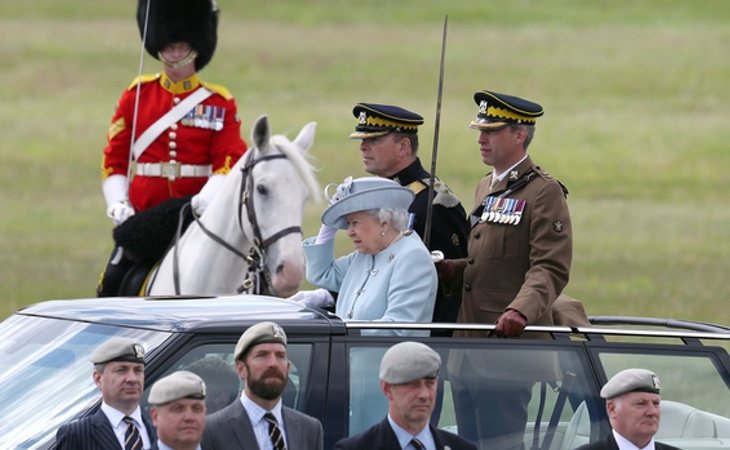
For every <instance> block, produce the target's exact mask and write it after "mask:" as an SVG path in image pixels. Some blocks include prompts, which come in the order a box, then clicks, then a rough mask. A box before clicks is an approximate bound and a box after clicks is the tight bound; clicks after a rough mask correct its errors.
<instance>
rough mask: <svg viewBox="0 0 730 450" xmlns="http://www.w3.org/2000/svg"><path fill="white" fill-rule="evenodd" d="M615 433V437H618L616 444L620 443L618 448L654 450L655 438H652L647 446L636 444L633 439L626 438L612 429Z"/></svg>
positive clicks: (620, 449) (624, 449)
mask: <svg viewBox="0 0 730 450" xmlns="http://www.w3.org/2000/svg"><path fill="white" fill-rule="evenodd" d="M611 432H612V433H613V438H614V439H616V444H618V450H654V449H655V447H654V438H651V440H650V441H649V443H648V444H646V447H641V448H639V447H637V446H635V445H634V444H633V443H632V442H631V441H629V440H628V439H626V438H625V437H623V436H621V435H620V434H618V432H617V431H616V430H611Z"/></svg>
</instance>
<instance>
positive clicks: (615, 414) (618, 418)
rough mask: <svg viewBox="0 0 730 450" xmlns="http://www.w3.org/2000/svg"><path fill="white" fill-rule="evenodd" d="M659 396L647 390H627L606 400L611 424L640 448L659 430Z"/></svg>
mask: <svg viewBox="0 0 730 450" xmlns="http://www.w3.org/2000/svg"><path fill="white" fill-rule="evenodd" d="M660 402H661V397H660V396H659V395H658V394H652V393H649V392H629V393H627V394H624V395H621V396H619V397H616V398H614V399H611V400H608V401H607V402H606V409H607V411H608V417H609V419H610V420H611V426H612V427H613V429H614V430H616V431H617V432H618V433H619V434H620V435H621V436H623V437H625V438H626V439H628V440H630V441H631V442H632V443H633V444H634V445H636V446H637V447H639V448H641V447H644V446H646V444H647V443H648V442H649V441H650V440H651V438H652V437H653V436H654V435H655V434H656V432H657V430H659V420H660V418H661V411H660V410H659V403H660Z"/></svg>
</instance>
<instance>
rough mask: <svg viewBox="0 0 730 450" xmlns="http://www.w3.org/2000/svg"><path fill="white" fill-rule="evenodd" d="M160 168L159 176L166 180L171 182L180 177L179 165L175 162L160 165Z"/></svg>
mask: <svg viewBox="0 0 730 450" xmlns="http://www.w3.org/2000/svg"><path fill="white" fill-rule="evenodd" d="M160 166H161V167H160V172H161V173H160V175H161V176H163V177H165V178H167V179H168V180H170V181H172V180H174V179H175V178H179V177H180V163H178V162H177V161H170V162H166V163H161V164H160Z"/></svg>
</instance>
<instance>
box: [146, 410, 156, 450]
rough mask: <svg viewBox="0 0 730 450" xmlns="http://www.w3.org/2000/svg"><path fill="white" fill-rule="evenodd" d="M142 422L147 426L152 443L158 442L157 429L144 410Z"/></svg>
mask: <svg viewBox="0 0 730 450" xmlns="http://www.w3.org/2000/svg"><path fill="white" fill-rule="evenodd" d="M142 422H144V426H145V428H147V437H148V438H150V443H152V444H155V445H156V442H157V430H156V429H155V426H154V425H153V424H152V419H150V418H149V417H147V414H145V412H144V411H142Z"/></svg>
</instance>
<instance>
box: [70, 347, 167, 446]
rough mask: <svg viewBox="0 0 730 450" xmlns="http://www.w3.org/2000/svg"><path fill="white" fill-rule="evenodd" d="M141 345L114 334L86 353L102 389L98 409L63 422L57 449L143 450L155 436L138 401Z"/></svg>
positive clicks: (141, 381) (142, 368)
mask: <svg viewBox="0 0 730 450" xmlns="http://www.w3.org/2000/svg"><path fill="white" fill-rule="evenodd" d="M144 354H145V352H144V347H142V344H140V343H139V342H136V341H133V340H131V339H126V338H120V337H113V338H111V339H109V340H107V341H106V342H104V343H103V344H102V345H100V346H99V347H97V348H96V350H94V352H93V353H92V354H91V356H89V361H91V362H92V363H93V364H94V370H93V372H92V377H93V379H94V383H95V384H96V386H97V387H98V388H99V390H100V391H101V398H102V402H101V407H100V409H99V410H98V411H97V412H96V413H94V414H92V415H90V416H86V417H84V418H82V419H79V420H77V421H74V422H70V423H68V424H65V425H62V426H61V427H60V428H59V429H58V432H57V434H56V449H58V450H120V449H123V450H142V449H149V448H152V445H153V443H154V442H155V440H156V439H157V435H156V433H155V428H154V427H153V426H152V422H151V421H150V420H149V418H148V417H147V416H146V415H145V414H144V413H143V412H142V410H141V408H140V407H139V401H140V399H141V398H142V391H143V389H144Z"/></svg>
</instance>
